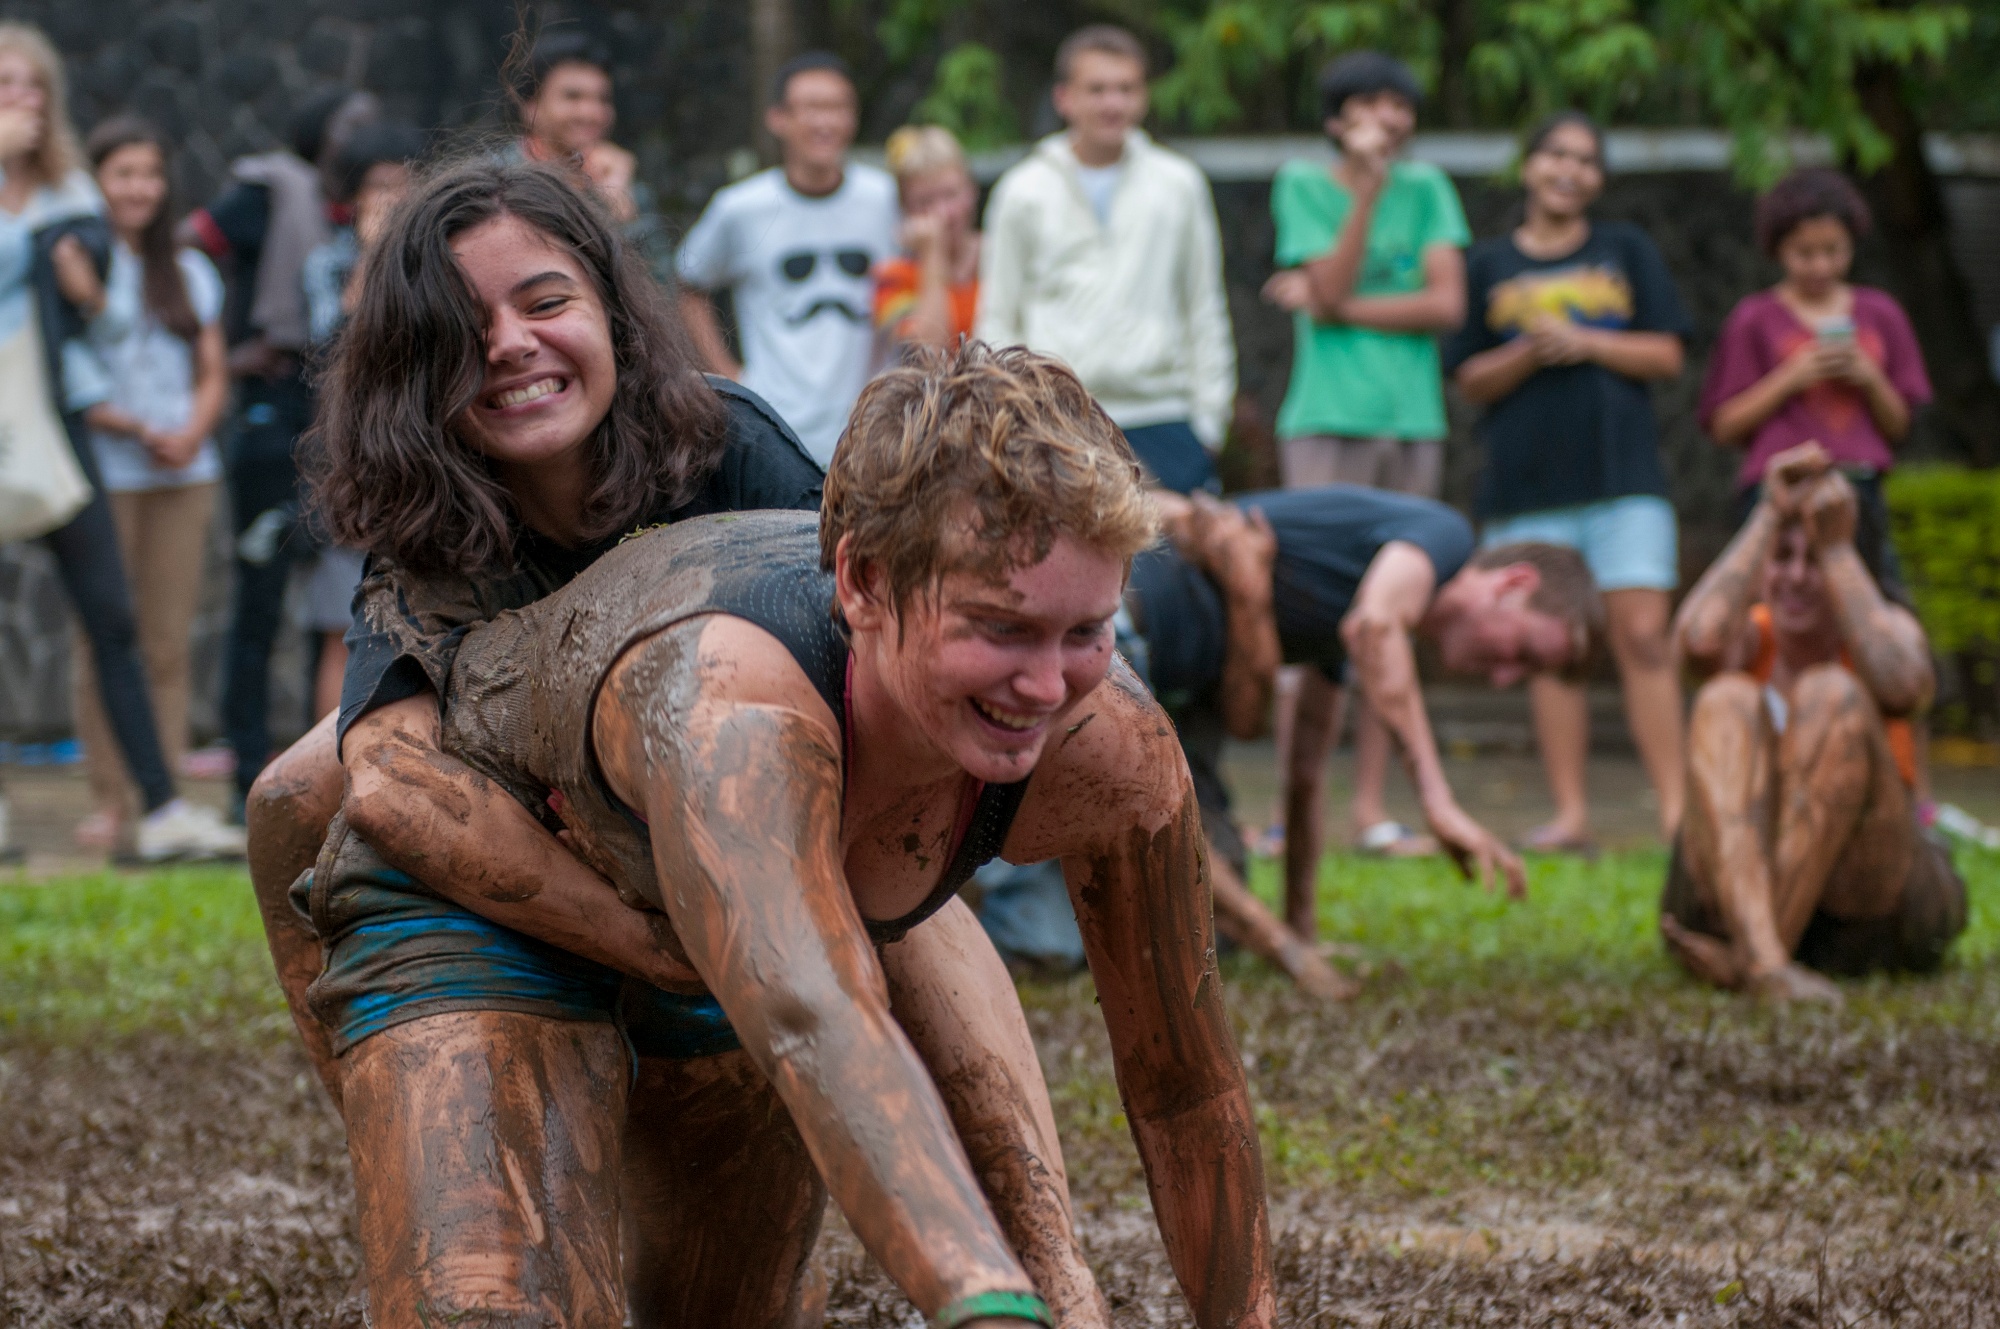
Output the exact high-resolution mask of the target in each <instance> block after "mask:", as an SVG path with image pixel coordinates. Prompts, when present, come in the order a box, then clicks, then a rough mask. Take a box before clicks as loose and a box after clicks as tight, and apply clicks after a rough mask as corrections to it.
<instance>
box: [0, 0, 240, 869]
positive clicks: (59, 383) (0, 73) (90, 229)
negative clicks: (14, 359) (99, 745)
mask: <svg viewBox="0 0 2000 1329" xmlns="http://www.w3.org/2000/svg"><path fill="white" fill-rule="evenodd" d="M80 155H81V154H80V153H79V152H78V150H77V144H76V134H75V131H74V130H73V129H72V128H71V127H70V123H69V113H68V108H67V100H66V97H65V87H64V81H63V72H62V64H61V61H60V60H59V59H58V58H57V56H56V53H55V50H54V48H53V47H51V46H50V45H49V42H48V39H47V38H46V37H44V36H43V35H42V33H41V31H40V30H39V29H36V28H33V27H29V26H28V25H26V24H20V23H0V343H5V342H12V341H15V340H16V339H17V338H20V339H36V340H29V341H28V342H27V343H26V344H27V345H29V346H33V345H36V344H37V342H38V344H39V346H40V349H41V354H42V368H43V371H44V376H43V382H42V386H43V388H44V389H45V391H46V404H47V407H48V408H49V409H52V410H58V411H60V412H61V413H62V417H63V419H62V423H63V426H64V430H65V432H66V433H67V434H68V436H69V441H70V444H71V446H72V447H73V448H74V449H75V452H76V459H77V463H78V465H79V466H80V467H81V468H82V470H83V473H84V476H85V478H86V479H88V480H89V481H90V483H91V487H92V491H93V492H92V494H91V497H90V501H89V502H88V503H86V504H85V505H84V507H83V509H82V510H81V511H80V512H78V513H77V515H76V516H75V517H73V518H72V519H71V520H70V521H69V523H68V524H67V525H65V526H62V527H60V528H58V529H57V530H55V531H52V532H50V533H49V534H48V535H45V536H43V537H42V541H43V544H44V545H45V546H46V547H47V548H48V550H49V552H50V553H51V554H53V555H54V556H55V561H56V569H57V572H58V573H59V575H60V576H61V578H62V582H63V588H64V589H65V590H66V591H67V592H68V593H69V598H70V604H71V605H72V607H74V608H75V610H76V613H77V617H78V619H79V620H80V621H81V622H82V625H83V631H84V633H85V635H87V636H88V637H89V639H90V644H91V649H92V651H93V652H94V653H95V655H96V658H97V662H98V679H97V682H98V696H99V699H100V701H101V702H102V703H103V705H104V709H105V713H106V717H107V720H108V727H109V728H110V730H111V732H112V734H113V735H114V736H115V738H116V740H117V743H118V746H119V748H120V749H121V750H122V751H123V752H124V755H125V762H126V766H127V768H128V769H129V771H130V772H131V776H132V779H133V780H134V781H135V782H136V783H137V784H138V786H139V791H140V795H141V798H142V799H143V802H144V807H145V811H146V815H145V818H144V819H143V820H142V821H141V823H140V825H139V831H138V837H137V839H138V851H139V854H140V856H141V857H143V858H145V859H148V860H164V859H169V858H178V857H189V856H193V857H203V856H210V855H215V854H223V853H241V852H242V847H243V837H242V834H241V833H240V832H236V831H232V830H230V829H229V828H228V827H225V826H223V825H222V824H221V823H220V821H219V819H218V818H217V817H216V815H215V812H214V811H213V810H212V809H209V808H198V807H194V806H193V805H191V804H189V803H187V802H186V801H185V800H183V799H181V798H180V797H179V796H178V795H177V793H176V791H175V788H174V779H173V776H172V774H171V773H170V771H169V768H168V766H167V763H166V759H165V757H164V756H163V755H162V753H161V751H160V734H159V730H158V728H157V727H156V726H155V724H154V720H153V707H152V702H151V700H150V697H149V695H148V691H147V688H146V680H145V675H144V672H143V671H142V669H141V667H140V663H139V648H138V640H137V636H138V630H137V627H136V625H135V624H134V621H133V617H132V604H131V598H130V595H129V593H128V591H127V589H126V581H125V568H124V565H123V562H122V560H121V559H120V557H119V553H118V531H117V527H116V523H115V522H114V519H113V518H112V515H111V503H110V500H109V498H108V497H107V495H106V493H105V488H104V484H103V482H102V478H101V477H100V475H99V473H98V468H97V458H96V455H95V452H94V451H93V449H92V448H91V446H90V443H89V440H88V437H87V435H86V432H85V431H86V426H85V425H84V423H83V419H82V416H81V411H82V410H83V409H84V408H86V407H88V406H91V405H95V404H97V403H98V402H101V401H103V400H105V399H106V397H107V396H108V391H107V389H106V385H105V384H104V383H103V382H102V375H101V374H98V375H95V376H94V377H95V378H96V379H97V381H95V382H77V383H67V382H66V379H68V378H69V377H70V375H69V374H66V373H65V371H64V368H63V366H64V365H65V364H67V365H70V366H74V368H75V369H76V370H77V374H76V377H78V378H89V377H92V375H90V374H88V373H87V370H89V369H90V368H91V367H92V366H91V362H90V357H89V356H88V355H87V354H77V355H71V354H68V353H67V352H68V351H69V350H71V349H81V348H77V347H73V346H70V345H66V343H71V341H72V338H74V337H77V336H79V335H80V334H81V333H82V332H83V328H84V320H85V319H86V318H90V317H95V316H96V315H98V314H99V313H101V312H103V310H104V307H105V303H106V291H105V286H104V280H103V279H104V276H105V274H106V272H107V271H108V265H109V259H110V248H111V240H110V235H109V233H108V230H107V228H106V226H105V224H104V221H103V219H102V218H101V217H100V216H99V215H98V209H99V207H100V199H99V196H98V193H97V189H96V186H95V185H94V184H93V183H92V182H91V180H90V177H89V176H88V175H86V174H84V172H83V171H82V169H81V168H80V166H79V157H80ZM32 406H33V404H32V403H27V402H22V401H19V400H13V401H7V402H0V408H8V407H12V408H16V409H20V408H32ZM6 820H7V818H6V810H5V806H4V803H0V852H4V851H6V850H8V849H9V848H10V843H9V840H8V838H7V834H8V833H7V828H6Z"/></svg>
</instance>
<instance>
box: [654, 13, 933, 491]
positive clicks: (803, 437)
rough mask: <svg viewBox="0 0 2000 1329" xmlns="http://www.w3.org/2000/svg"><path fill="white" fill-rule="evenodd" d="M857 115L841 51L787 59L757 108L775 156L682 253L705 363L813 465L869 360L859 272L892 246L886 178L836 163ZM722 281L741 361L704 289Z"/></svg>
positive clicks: (871, 367) (829, 450)
mask: <svg viewBox="0 0 2000 1329" xmlns="http://www.w3.org/2000/svg"><path fill="white" fill-rule="evenodd" d="M859 115H860V102H859V99H858V98H857V96H856V94H855V91H854V79H853V76H852V75H851V74H849V72H848V69H847V64H846V62H845V61H843V60H841V58H840V57H839V56H836V55H830V54H828V53H826V52H824V51H816V52H808V53H807V54H805V55H801V56H798V57H797V58H795V59H793V60H791V61H789V62H787V63H786V64H785V65H784V67H783V68H781V69H779V71H778V76H777V79H776V81H775V82H774V84H773V85H772V88H771V105H770V107H769V109H767V110H766V111H765V113H764V124H765V127H766V128H768V129H769V130H770V131H771V137H773V138H775V139H776V140H778V146H779V149H780V151H781V153H782V155H783V158H784V161H783V164H782V165H780V166H775V167H772V168H771V169H770V170H767V171H759V172H758V173H757V174H756V175H753V176H751V177H750V178H749V179H747V180H742V181H739V182H738V183H736V184H733V185H731V186H729V187H728V188H727V189H724V190H721V191H719V192H718V193H717V194H716V196H715V197H714V198H713V199H711V200H709V204H708V208H707V210H706V211H704V212H703V213H702V214H701V220H700V221H698V222H696V223H695V225H694V229H693V230H691V231H689V232H688V235H687V240H686V241H685V242H684V243H683V244H682V245H681V252H680V276H681V280H682V281H684V282H685V283H687V285H688V287H690V288H691V289H689V290H686V291H684V292H683V293H682V296H681V312H682V315H683V316H684V317H685V319H686V320H687V325H688V331H689V333H690V334H692V336H693V337H694V340H695V345H696V346H697V347H698V348H699V349H700V351H701V353H702V357H703V359H705V360H706V361H707V363H708V367H709V368H710V369H712V370H713V371H715V372H716V373H718V374H723V375H726V376H727V377H729V378H734V379H739V380H741V381H742V383H743V386H744V387H746V388H749V389H751V390H752V391H753V392H756V393H757V394H758V395H760V396H762V397H763V398H764V399H765V400H766V401H768V402H769V403H770V404H771V405H772V406H773V407H774V408H775V409H776V410H777V412H778V414H779V415H780V416H782V417H784V419H785V420H786V421H787V422H788V423H790V425H791V426H792V428H793V429H794V430H796V431H797V432H798V436H799V440H800V441H801V442H803V443H804V444H805V445H806V451H807V452H809V453H811V454H812V455H813V458H814V460H816V461H818V462H819V463H820V464H821V465H822V466H823V465H825V464H826V461H827V459H828V458H829V457H831V456H833V445H834V444H835V443H836V442H837V441H839V439H840V431H841V430H842V429H844V428H845V427H846V425H847V412H848V410H849V408H851V407H852V406H853V405H854V399H855V398H856V397H859V396H860V395H861V388H862V386H863V385H864V384H866V383H867V382H868V379H869V377H870V376H871V375H872V374H873V373H874V372H875V370H876V368H877V367H878V365H879V363H880V359H881V357H880V354H879V348H878V345H877V340H876V337H875V329H874V321H873V317H872V314H871V311H872V310H873V309H874V304H875V300H874V297H875V290H874V283H873V281H872V279H871V277H870V275H869V274H870V273H871V272H872V271H873V270H874V267H875V265H876V264H877V263H879V262H881V261H882V260H883V259H885V258H887V257H888V256H889V255H890V254H891V253H892V252H894V249H895V244H896V186H895V182H894V181H892V180H891V179H890V178H889V176H888V175H887V174H886V173H885V172H882V171H878V170H876V169H875V168H874V167H872V166H862V165H859V164H857V163H854V162H850V161H848V160H847V150H848V148H849V147H850V146H852V145H853V143H854V133H855V127H856V125H857V123H858V120H859ZM724 288H727V289H728V290H729V291H730V293H731V295H732V297H733V299H734V302H735V307H736V328H737V331H738V333H739V334H741V337H742V342H743V362H742V363H741V364H738V363H737V362H736V360H735V358H734V357H733V356H731V355H730V353H729V346H728V343H727V342H725V341H724V340H723V336H722V328H721V325H720V324H719V323H718V322H717V321H716V316H715V306H714V305H713V304H711V303H710V301H709V298H708V296H707V294H705V293H706V292H709V291H718V290H722V289H724Z"/></svg>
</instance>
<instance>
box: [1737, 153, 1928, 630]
mask: <svg viewBox="0 0 2000 1329" xmlns="http://www.w3.org/2000/svg"><path fill="white" fill-rule="evenodd" d="M1870 225H1871V219H1870V217H1869V213H1868V205H1867V203H1865V202H1864V201H1863V200H1862V198H1861V194H1860V192H1859V191H1858V190H1856V189H1855V187H1854V186H1853V185H1852V184H1850V183H1849V182H1848V180H1847V177H1845V176H1843V175H1841V174H1840V173H1839V172H1838V171H1832V170H1826V169H1824V168H1817V169H1812V170H1803V171H1794V172H1793V173H1792V174H1790V175H1788V176H1786V177H1785V178H1784V179H1783V180H1780V181H1779V182H1778V183H1777V184H1776V185H1775V186H1773V187H1772V189H1771V190H1770V192H1769V193H1767V194H1765V195H1764V196H1763V197H1762V198H1760V199H1759V200H1757V244H1758V247H1759V248H1761V249H1762V250H1763V251H1764V252H1765V253H1766V254H1768V255H1770V256H1771V257H1772V258H1775V259H1776V260H1777V261H1778V263H1779V265H1780V266H1781V267H1783V269H1784V273H1785V275H1784V277H1783V279H1782V280H1780V281H1779V282H1778V284H1777V285H1776V286H1773V287H1771V288H1770V289H1769V290H1764V291H1758V292H1756V293H1755V294H1754V295H1748V296H1745V297H1744V298H1743V299H1742V300H1741V301H1740V302H1739V303H1738V304H1737V306H1736V308H1735V309H1733V310H1731V311H1730V314H1729V320H1728V322H1726V323H1724V324H1723V327H1722V335H1721V336H1720V337H1719V338H1718V339H1717V340H1716V344H1715V351H1714V353H1713V354H1712V355H1711V356H1710V358H1709V362H1708V377H1707V380H1706V381H1705V382H1704V383H1703V385H1702V393H1701V406H1700V412H1699V414H1700V419H1701V424H1702V427H1703V428H1704V429H1706V430H1707V431H1708V433H1709V435H1710V436H1711V437H1713V438H1714V439H1715V441H1716V442H1718V443H1720V444H1722V445H1723V446H1724V447H1732V448H1741V449H1743V452H1744V456H1743V465H1742V468H1741V469H1740V470H1739V471H1738V472H1737V477H1736V484H1737V489H1738V494H1739V505H1738V506H1739V516H1747V515H1748V513H1749V512H1750V510H1751V509H1752V508H1753V507H1755V506H1756V503H1757V498H1758V495H1759V492H1760V490H1761V486H1762V483H1763V479H1764V471H1765V468H1766V467H1767V466H1769V465H1770V462H1771V459H1772V458H1773V457H1775V456H1777V455H1778V454H1779V453H1781V452H1784V451H1785V450H1786V449H1788V448H1793V447H1797V446H1798V445H1799V444H1801V443H1806V442H1817V443H1819V445H1820V446H1821V447H1823V448H1825V449H1826V451H1827V453H1828V454H1829V455H1830V456H1831V457H1832V458H1833V461H1834V464H1835V465H1836V466H1838V467H1839V468H1840V470H1841V471H1843V472H1844V473H1846V475H1847V477H1848V479H1849V480H1850V481H1851V482H1852V483H1853V485H1854V488H1855V491H1856V495H1857V497H1858V499H1859V505H1860V527H1859V529H1858V530H1857V532H1856V535H1855V545H1856V548H1857V549H1858V551H1859V552H1860V554H1861V556H1862V559H1863V561H1864V562H1865V563H1867V565H1868V569H1869V571H1870V572H1872V573H1874V574H1875V579H1876V581H1877V582H1879V583H1882V584H1883V585H1884V589H1885V590H1890V591H1891V593H1892V594H1900V584H1901V580H1902V578H1901V570H1900V568H1899V567H1898V565H1897V562H1896V556H1895V551H1894V550H1893V549H1892V548H1891V547H1890V544H1889V523H1888V512H1887V509H1886V507H1885V506H1884V504H1883V501H1882V476H1883V474H1884V473H1885V472H1887V471H1888V470H1889V468H1890V467H1892V466H1894V465H1895V462H1896V449H1897V448H1898V447H1900V446H1901V445H1902V442H1903V440H1904V439H1905V438H1906V437H1908V436H1909V432H1910V417H1911V414H1912V412H1913V411H1914V409H1915V408H1916V407H1918V406H1921V405H1923V404H1924V403H1925V402H1928V401H1929V400H1930V399H1931V382H1930V377H1929V375H1927V374H1926V373H1925V372H1924V358H1923V352H1922V351H1921V350H1919V349H1918V347H1917V338H1916V334H1915V333H1914V332H1912V331H1911V329H1910V320H1909V317H1908V316H1907V315H1905V314H1904V313H1903V309H1902V306H1900V305H1898V304H1897V303H1896V301H1895V298H1894V297H1893V296H1891V295H1890V294H1889V293H1888V292H1886V291H1880V290H1877V289H1875V288H1874V287H1872V286H1856V285H1854V284H1852V283H1851V282H1849V281H1848V280H1847V272H1848V269H1849V268H1850V267H1851V266H1852V265H1853V262H1854V243H1855V241H1856V240H1858V239H1860V238H1861V237H1862V236H1864V235H1866V234H1867V233H1868V229H1869V226H1870Z"/></svg>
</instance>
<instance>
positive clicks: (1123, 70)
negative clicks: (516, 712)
mask: <svg viewBox="0 0 2000 1329" xmlns="http://www.w3.org/2000/svg"><path fill="white" fill-rule="evenodd" d="M1054 100H1055V107H1056V114H1057V115H1060V116H1061V117H1062V118H1063V123H1064V124H1066V125H1068V126H1069V132H1070V135H1071V137H1072V138H1073V139H1074V141H1075V143H1076V146H1077V149H1078V154H1079V155H1080V156H1082V157H1084V158H1085V159H1086V160H1092V161H1095V160H1111V161H1115V160H1117V157H1118V154H1119V153H1120V152H1122V151H1123V150H1124V147H1125V135H1126V134H1127V133H1129V132H1130V131H1131V130H1133V129H1136V128H1138V126H1139V123H1140V122H1141V121H1143V120H1144V119H1145V118H1146V68H1145V66H1144V65H1142V64H1140V63H1139V62H1138V61H1137V60H1134V59H1132V58H1131V57H1130V56H1126V55H1119V54H1117V53H1116V52H1113V51H1089V50H1085V51H1078V52H1077V53H1076V56H1075V57H1074V58H1073V59H1072V60H1071V62H1070V69H1069V77H1068V78H1067V79H1065V80H1064V81H1062V82H1061V83H1058V84H1057V85H1056V88H1055V94H1054Z"/></svg>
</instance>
